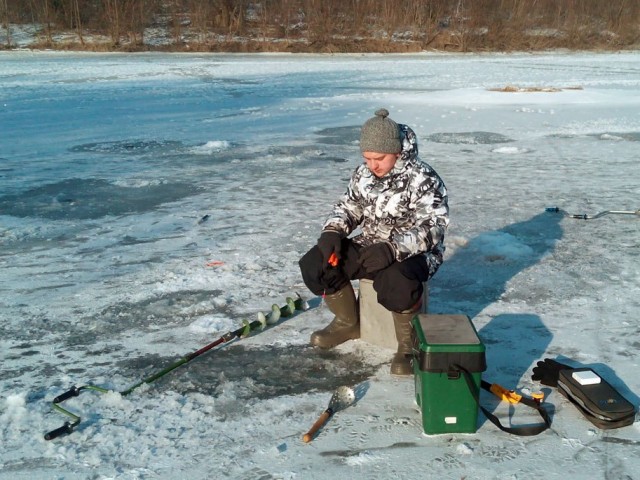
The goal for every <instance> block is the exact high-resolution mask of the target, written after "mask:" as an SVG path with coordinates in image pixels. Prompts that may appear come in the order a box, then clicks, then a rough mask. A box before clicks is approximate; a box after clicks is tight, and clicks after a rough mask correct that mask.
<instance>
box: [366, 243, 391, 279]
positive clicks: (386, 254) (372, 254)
mask: <svg viewBox="0 0 640 480" xmlns="http://www.w3.org/2000/svg"><path fill="white" fill-rule="evenodd" d="M395 259H396V257H395V255H394V254H393V250H392V249H391V246H390V245H389V244H388V243H374V244H373V245H371V246H369V247H365V248H363V249H362V251H361V252H360V257H359V259H358V261H359V262H360V265H362V268H364V269H365V270H366V271H367V273H374V272H377V271H378V270H382V269H383V268H387V267H388V266H389V265H391V264H392V263H393V262H394V261H395Z"/></svg>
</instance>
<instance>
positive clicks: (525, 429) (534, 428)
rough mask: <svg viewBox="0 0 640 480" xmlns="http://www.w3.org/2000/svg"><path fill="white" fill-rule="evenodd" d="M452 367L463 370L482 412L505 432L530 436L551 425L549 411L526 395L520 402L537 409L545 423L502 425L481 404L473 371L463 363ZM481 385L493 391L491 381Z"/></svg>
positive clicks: (482, 381)
mask: <svg viewBox="0 0 640 480" xmlns="http://www.w3.org/2000/svg"><path fill="white" fill-rule="evenodd" d="M452 367H453V368H454V369H455V370H456V371H459V372H462V374H463V375H464V379H465V381H466V382H467V386H468V387H469V390H470V391H471V395H473V398H474V399H475V401H476V402H477V404H478V406H479V407H480V410H482V413H484V415H485V416H486V417H487V418H488V419H489V420H490V421H491V423H493V424H494V425H495V426H496V427H498V428H499V429H500V430H502V431H503V432H507V433H511V434H513V435H520V436H522V437H530V436H533V435H538V434H539V433H542V432H544V431H545V430H547V429H548V428H550V427H551V419H550V418H549V414H548V413H547V411H546V410H545V409H544V408H542V406H541V405H540V404H539V403H538V402H536V401H535V400H533V399H531V398H527V397H524V396H523V397H522V398H521V399H520V403H523V404H525V405H526V406H528V407H531V408H533V409H534V410H536V411H537V412H538V413H539V414H540V416H541V417H542V420H543V421H544V423H543V424H540V425H523V426H520V427H505V426H504V425H502V423H500V420H499V419H498V417H496V416H495V415H493V414H492V413H491V412H489V411H488V410H487V409H486V408H484V407H483V406H482V405H480V392H479V391H478V388H477V386H476V384H475V382H474V381H473V377H472V376H471V373H469V371H468V370H467V369H466V368H464V367H463V366H462V365H458V364H453V365H452ZM480 386H481V387H482V388H483V389H484V390H487V391H488V392H491V384H490V383H489V382H486V381H484V380H481V382H480Z"/></svg>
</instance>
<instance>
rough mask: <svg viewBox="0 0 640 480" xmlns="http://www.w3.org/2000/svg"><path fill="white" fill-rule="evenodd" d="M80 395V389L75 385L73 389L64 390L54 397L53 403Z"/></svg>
mask: <svg viewBox="0 0 640 480" xmlns="http://www.w3.org/2000/svg"><path fill="white" fill-rule="evenodd" d="M78 395H80V389H79V388H78V387H76V386H75V385H74V386H73V387H71V390H69V391H68V392H64V393H62V394H60V395H58V396H57V397H56V398H54V399H53V403H61V402H64V401H65V400H67V399H68V398H71V397H77V396H78Z"/></svg>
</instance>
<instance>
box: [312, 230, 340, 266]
mask: <svg viewBox="0 0 640 480" xmlns="http://www.w3.org/2000/svg"><path fill="white" fill-rule="evenodd" d="M341 245H342V237H341V235H340V234H339V233H338V232H330V231H327V232H322V234H321V235H320V238H319V239H318V248H319V249H320V253H322V264H323V268H325V269H326V268H327V267H328V266H329V257H330V256H331V254H332V253H335V254H336V257H338V260H340V258H341V256H340V247H341Z"/></svg>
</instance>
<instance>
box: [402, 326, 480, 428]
mask: <svg viewBox="0 0 640 480" xmlns="http://www.w3.org/2000/svg"><path fill="white" fill-rule="evenodd" d="M411 323H412V327H413V330H412V338H413V371H414V377H415V389H416V402H417V404H418V406H419V407H420V410H421V411H422V426H423V429H424V432H425V433H427V434H440V433H475V432H476V430H477V429H478V400H477V395H475V396H474V394H473V393H472V391H471V389H470V388H469V384H468V382H467V380H466V379H465V375H464V374H463V373H462V372H461V371H460V369H459V368H457V367H455V366H456V365H458V366H461V367H463V368H464V369H466V370H467V371H468V372H469V373H470V378H471V379H472V380H473V383H474V384H475V391H476V392H479V391H480V383H481V381H482V378H481V377H482V372H483V371H485V370H486V368H487V364H486V359H485V348H484V345H483V344H482V342H481V341H480V339H479V338H478V333H477V332H476V329H475V327H474V326H473V323H471V319H470V318H469V317H468V316H466V315H430V314H418V315H416V316H415V317H414V318H413V320H412V322H411Z"/></svg>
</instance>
